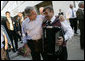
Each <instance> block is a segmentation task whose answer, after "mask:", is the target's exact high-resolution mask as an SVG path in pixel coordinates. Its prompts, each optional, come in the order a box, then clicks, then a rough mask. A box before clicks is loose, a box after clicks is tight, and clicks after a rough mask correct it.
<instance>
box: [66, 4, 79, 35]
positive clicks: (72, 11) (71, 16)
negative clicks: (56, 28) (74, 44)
mask: <svg viewBox="0 0 85 61" xmlns="http://www.w3.org/2000/svg"><path fill="white" fill-rule="evenodd" d="M66 18H67V19H69V22H70V25H71V27H72V29H74V33H75V34H77V18H76V9H75V8H74V7H73V5H72V4H70V6H69V9H68V11H67V13H66Z"/></svg>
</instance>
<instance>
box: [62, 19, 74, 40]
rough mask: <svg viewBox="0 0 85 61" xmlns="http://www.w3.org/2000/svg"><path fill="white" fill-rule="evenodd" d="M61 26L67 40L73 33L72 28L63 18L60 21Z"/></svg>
mask: <svg viewBox="0 0 85 61" xmlns="http://www.w3.org/2000/svg"><path fill="white" fill-rule="evenodd" d="M61 26H62V28H63V30H64V32H65V35H64V38H65V40H69V39H71V38H72V36H73V35H74V31H73V30H72V28H71V26H70V24H69V23H68V22H67V20H64V21H63V22H61Z"/></svg>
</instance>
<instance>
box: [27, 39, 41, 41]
mask: <svg viewBox="0 0 85 61" xmlns="http://www.w3.org/2000/svg"><path fill="white" fill-rule="evenodd" d="M40 40H42V39H38V40H32V39H30V40H29V39H28V41H40Z"/></svg>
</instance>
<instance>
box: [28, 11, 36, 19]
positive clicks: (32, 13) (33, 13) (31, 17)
mask: <svg viewBox="0 0 85 61" xmlns="http://www.w3.org/2000/svg"><path fill="white" fill-rule="evenodd" d="M36 17H37V13H36V11H35V10H32V11H31V15H30V16H29V19H30V20H35V19H36Z"/></svg>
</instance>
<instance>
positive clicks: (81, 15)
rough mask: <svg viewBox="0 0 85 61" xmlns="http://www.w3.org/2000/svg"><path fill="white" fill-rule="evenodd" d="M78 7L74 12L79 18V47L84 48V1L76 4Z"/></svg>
mask: <svg viewBox="0 0 85 61" xmlns="http://www.w3.org/2000/svg"><path fill="white" fill-rule="evenodd" d="M78 6H79V9H78V10H77V12H76V15H77V19H78V20H79V28H80V48H81V49H84V2H80V3H79V4H78Z"/></svg>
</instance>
